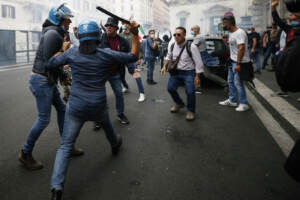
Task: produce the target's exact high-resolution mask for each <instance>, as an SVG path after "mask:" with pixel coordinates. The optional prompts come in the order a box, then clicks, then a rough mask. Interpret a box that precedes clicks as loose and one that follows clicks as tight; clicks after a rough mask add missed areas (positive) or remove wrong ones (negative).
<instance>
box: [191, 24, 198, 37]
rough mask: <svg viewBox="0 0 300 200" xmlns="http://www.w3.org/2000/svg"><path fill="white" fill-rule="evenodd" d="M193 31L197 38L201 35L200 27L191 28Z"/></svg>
mask: <svg viewBox="0 0 300 200" xmlns="http://www.w3.org/2000/svg"><path fill="white" fill-rule="evenodd" d="M191 31H194V33H195V36H196V35H199V34H200V26H198V25H195V26H193V27H192V28H191Z"/></svg>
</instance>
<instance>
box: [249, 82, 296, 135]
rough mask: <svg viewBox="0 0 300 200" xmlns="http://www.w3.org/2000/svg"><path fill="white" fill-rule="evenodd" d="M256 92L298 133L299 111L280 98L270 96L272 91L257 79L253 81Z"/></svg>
mask: <svg viewBox="0 0 300 200" xmlns="http://www.w3.org/2000/svg"><path fill="white" fill-rule="evenodd" d="M254 83H255V85H256V87H257V88H256V90H257V92H258V93H259V94H260V95H261V96H262V97H263V98H264V99H265V100H266V101H268V102H269V104H270V105H271V106H272V107H273V108H274V109H275V110H276V111H277V112H278V113H279V114H280V115H282V116H283V117H284V118H285V119H286V120H287V121H288V122H289V123H291V124H292V125H293V126H294V127H295V128H296V129H297V130H298V131H299V132H300V111H299V110H298V109H297V108H295V107H294V106H292V105H291V104H290V103H288V102H287V101H286V100H284V99H283V98H281V97H276V96H275V97H273V96H271V95H272V94H273V93H274V91H272V90H271V89H270V88H268V87H267V86H266V85H265V84H263V83H262V82H261V81H259V80H258V79H254Z"/></svg>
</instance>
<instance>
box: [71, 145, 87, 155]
mask: <svg viewBox="0 0 300 200" xmlns="http://www.w3.org/2000/svg"><path fill="white" fill-rule="evenodd" d="M83 154H84V151H83V150H82V149H80V148H78V147H75V146H74V147H73V149H72V153H71V156H82V155H83Z"/></svg>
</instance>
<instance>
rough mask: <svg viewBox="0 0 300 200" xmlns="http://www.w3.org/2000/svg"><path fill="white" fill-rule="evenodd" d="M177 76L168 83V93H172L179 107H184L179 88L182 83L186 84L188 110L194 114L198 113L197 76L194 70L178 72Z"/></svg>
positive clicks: (172, 77)
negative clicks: (195, 82) (195, 81)
mask: <svg viewBox="0 0 300 200" xmlns="http://www.w3.org/2000/svg"><path fill="white" fill-rule="evenodd" d="M177 71H178V72H177V73H176V74H175V75H172V76H171V77H170V79H169V82H168V92H169V93H170V95H171V97H172V99H173V101H174V102H175V103H176V104H178V105H184V103H183V101H182V99H181V98H180V96H179V94H178V92H177V88H178V85H179V83H180V82H184V86H185V92H186V95H187V109H188V110H189V111H191V112H193V113H195V111H196V95H195V84H194V80H195V76H196V73H195V71H194V70H191V71H184V70H177Z"/></svg>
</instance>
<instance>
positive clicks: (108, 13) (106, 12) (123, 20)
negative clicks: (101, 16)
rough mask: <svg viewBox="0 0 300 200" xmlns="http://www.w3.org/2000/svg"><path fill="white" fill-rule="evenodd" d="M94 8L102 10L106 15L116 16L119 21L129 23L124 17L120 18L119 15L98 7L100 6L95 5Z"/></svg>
mask: <svg viewBox="0 0 300 200" xmlns="http://www.w3.org/2000/svg"><path fill="white" fill-rule="evenodd" d="M96 8H97V10H99V11H101V12H103V13H105V14H107V15H109V16H111V17H113V18H116V19H118V20H119V21H121V22H123V23H125V24H130V21H128V20H126V19H124V18H121V17H119V16H117V15H115V14H113V13H111V12H109V11H108V10H106V9H104V8H102V7H100V6H97V7H96Z"/></svg>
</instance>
